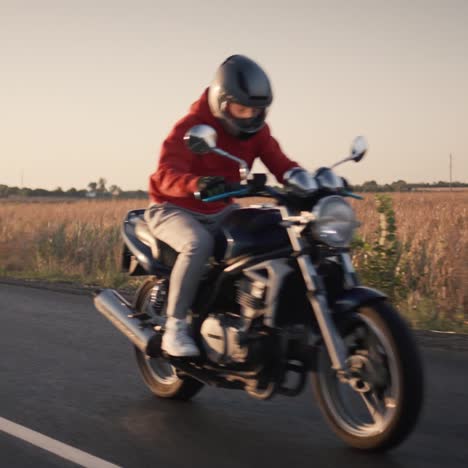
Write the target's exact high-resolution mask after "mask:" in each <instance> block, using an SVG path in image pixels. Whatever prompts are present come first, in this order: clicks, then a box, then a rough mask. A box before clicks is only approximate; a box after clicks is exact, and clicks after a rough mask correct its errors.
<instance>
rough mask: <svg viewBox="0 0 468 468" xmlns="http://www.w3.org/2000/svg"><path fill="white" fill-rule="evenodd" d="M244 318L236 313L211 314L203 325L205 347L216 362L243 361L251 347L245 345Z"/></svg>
mask: <svg viewBox="0 0 468 468" xmlns="http://www.w3.org/2000/svg"><path fill="white" fill-rule="evenodd" d="M243 325H244V321H243V318H242V317H240V316H236V315H210V316H208V317H207V318H206V319H205V320H204V322H203V323H202V326H201V336H202V342H203V347H204V349H205V352H206V354H207V356H208V359H209V360H210V361H212V362H214V363H216V364H231V363H243V362H245V361H246V360H247V357H248V354H249V349H248V346H247V345H246V344H245V345H243V344H242V342H243V339H242V338H243V337H244V336H245V332H243V331H242V330H241V329H242V327H243Z"/></svg>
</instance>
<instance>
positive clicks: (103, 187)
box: [0, 177, 148, 198]
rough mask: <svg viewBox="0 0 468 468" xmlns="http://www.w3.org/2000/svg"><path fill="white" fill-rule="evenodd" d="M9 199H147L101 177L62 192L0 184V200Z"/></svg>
mask: <svg viewBox="0 0 468 468" xmlns="http://www.w3.org/2000/svg"><path fill="white" fill-rule="evenodd" d="M10 197H65V198H148V192H146V191H145V190H122V189H121V188H120V187H119V186H118V185H110V186H107V180H106V179H104V178H103V177H101V178H99V179H98V181H97V182H94V181H93V182H90V183H89V184H88V185H87V187H86V188H83V189H77V188H75V187H72V188H70V189H68V190H63V189H62V187H57V188H56V189H54V190H46V189H42V188H37V189H32V188H28V187H10V186H8V185H4V184H0V198H10Z"/></svg>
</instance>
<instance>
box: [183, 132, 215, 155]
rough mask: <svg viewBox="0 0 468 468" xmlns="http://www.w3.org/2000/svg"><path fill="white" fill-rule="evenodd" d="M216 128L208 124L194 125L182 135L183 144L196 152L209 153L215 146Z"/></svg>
mask: <svg viewBox="0 0 468 468" xmlns="http://www.w3.org/2000/svg"><path fill="white" fill-rule="evenodd" d="M216 137H217V135H216V130H215V129H214V128H213V127H210V126H209V125H195V126H194V127H192V128H191V129H190V130H188V131H187V133H186V134H185V135H184V141H185V144H186V145H187V146H188V147H189V148H190V151H192V152H194V153H196V154H204V153H209V152H210V151H212V150H213V149H215V148H216Z"/></svg>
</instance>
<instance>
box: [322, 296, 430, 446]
mask: <svg viewBox="0 0 468 468" xmlns="http://www.w3.org/2000/svg"><path fill="white" fill-rule="evenodd" d="M339 332H340V334H341V336H342V338H343V340H344V343H345V346H346V348H347V352H348V359H347V363H348V369H349V372H350V379H349V380H348V382H346V383H344V382H341V381H340V380H339V379H338V378H337V376H336V374H335V372H334V371H333V369H332V368H331V362H330V359H329V357H328V353H327V352H326V350H325V349H322V350H321V352H320V353H319V356H318V358H317V371H316V372H315V373H314V374H313V387H314V391H315V394H316V397H317V400H318V403H319V405H320V408H321V410H322V413H323V414H324V416H325V418H326V419H327V421H328V423H329V424H330V426H331V427H332V429H333V430H334V431H335V432H336V433H337V434H338V436H339V437H341V439H343V440H344V441H345V442H346V443H347V444H349V445H351V446H352V447H355V448H359V449H364V450H375V451H376V450H379V451H383V450H387V449H390V448H392V447H395V446H396V445H398V444H400V443H401V442H402V441H403V440H405V439H406V437H407V436H408V435H409V434H410V433H411V431H412V429H413V428H414V426H415V424H416V422H417V420H418V417H419V414H420V411H421V407H422V401H423V372H422V366H421V360H420V357H419V352H418V349H417V347H416V345H415V342H414V340H413V338H412V335H411V332H410V330H409V329H408V327H407V325H406V323H405V322H404V321H403V320H402V319H401V317H400V316H399V314H398V313H397V311H396V310H395V309H394V308H393V307H392V306H391V305H390V304H388V303H387V302H384V301H378V302H375V303H373V304H369V305H367V306H365V307H361V308H359V309H358V310H357V311H356V313H355V314H353V315H350V317H347V318H345V319H344V321H343V322H342V323H340V325H339Z"/></svg>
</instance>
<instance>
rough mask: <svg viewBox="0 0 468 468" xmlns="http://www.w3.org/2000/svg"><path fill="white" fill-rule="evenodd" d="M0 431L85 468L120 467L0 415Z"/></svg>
mask: <svg viewBox="0 0 468 468" xmlns="http://www.w3.org/2000/svg"><path fill="white" fill-rule="evenodd" d="M0 431H3V432H6V433H7V434H10V435H12V436H15V437H18V438H19V439H22V440H25V441H26V442H29V443H30V444H32V445H35V446H36V447H39V448H41V449H43V450H47V451H48V452H52V453H53V454H55V455H58V456H59V457H62V458H65V460H68V461H71V462H73V463H77V464H78V465H81V466H84V467H86V468H120V467H119V466H118V465H114V464H113V463H109V462H107V461H105V460H102V459H101V458H98V457H95V456H94V455H90V454H89V453H86V452H83V451H82V450H78V449H76V448H74V447H71V446H70V445H67V444H64V443H62V442H59V441H58V440H55V439H52V438H50V437H47V436H45V435H43V434H41V433H39V432H36V431H33V430H32V429H28V428H27V427H24V426H20V425H19V424H16V423H14V422H12V421H8V419H5V418H2V417H0Z"/></svg>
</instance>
